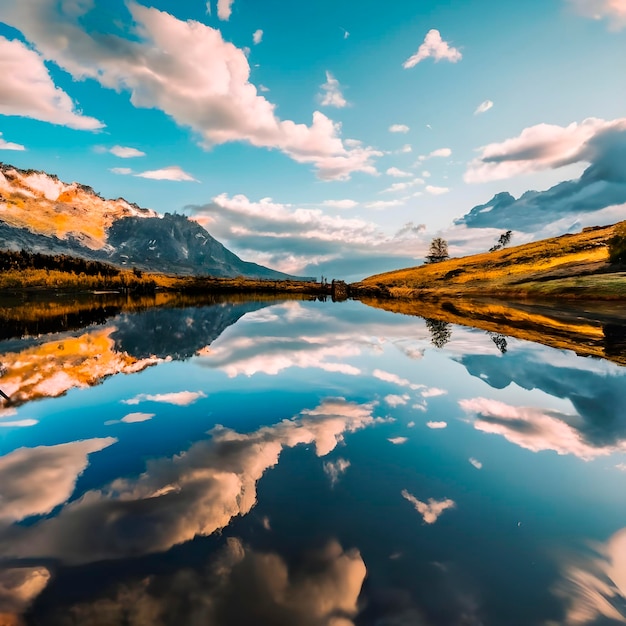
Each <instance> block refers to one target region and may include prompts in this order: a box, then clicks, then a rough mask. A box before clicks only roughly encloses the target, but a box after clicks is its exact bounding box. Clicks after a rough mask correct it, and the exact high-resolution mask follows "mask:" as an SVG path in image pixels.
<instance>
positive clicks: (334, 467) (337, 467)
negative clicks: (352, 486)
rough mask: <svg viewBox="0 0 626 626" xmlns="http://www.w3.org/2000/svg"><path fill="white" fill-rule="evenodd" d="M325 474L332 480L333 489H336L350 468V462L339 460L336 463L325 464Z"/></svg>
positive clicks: (328, 462) (327, 462)
mask: <svg viewBox="0 0 626 626" xmlns="http://www.w3.org/2000/svg"><path fill="white" fill-rule="evenodd" d="M323 467H324V473H325V474H326V476H328V478H329V479H330V485H331V487H334V486H335V485H336V484H337V482H338V481H339V478H340V477H341V476H343V474H345V473H346V470H347V469H348V468H349V467H350V461H347V460H346V459H337V460H336V461H326V462H324V465H323Z"/></svg>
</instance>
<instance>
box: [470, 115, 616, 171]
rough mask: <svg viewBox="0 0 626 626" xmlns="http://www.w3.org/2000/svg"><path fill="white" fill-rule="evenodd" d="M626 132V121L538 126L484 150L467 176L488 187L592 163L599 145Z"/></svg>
mask: <svg viewBox="0 0 626 626" xmlns="http://www.w3.org/2000/svg"><path fill="white" fill-rule="evenodd" d="M625 130H626V118H619V119H615V120H612V121H605V120H602V119H598V118H593V117H590V118H587V119H585V120H583V121H582V122H581V123H576V122H573V123H572V124H569V125H568V126H557V125H555V124H537V125H536V126H530V127H528V128H525V129H524V130H523V131H522V132H521V133H520V134H519V135H518V136H517V137H512V138H510V139H506V140H505V141H502V142H500V143H491V144H489V145H486V146H483V147H482V148H480V149H479V150H480V156H479V157H478V158H476V159H474V160H472V161H471V162H470V163H469V165H468V168H467V171H466V172H465V175H464V177H463V178H464V180H465V182H467V183H484V182H488V181H492V180H501V179H504V178H511V177H513V176H519V175H521V174H529V173H533V172H540V171H542V170H548V169H556V168H559V167H563V166H565V165H572V164H574V163H580V162H587V163H589V162H591V161H592V160H593V158H594V157H595V156H596V154H597V153H598V152H599V147H598V145H597V144H598V143H600V142H601V140H602V138H603V137H606V136H608V135H609V134H611V133H619V132H623V131H625Z"/></svg>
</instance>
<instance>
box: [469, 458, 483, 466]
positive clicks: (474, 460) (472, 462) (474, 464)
mask: <svg viewBox="0 0 626 626" xmlns="http://www.w3.org/2000/svg"><path fill="white" fill-rule="evenodd" d="M469 462H470V463H471V464H472V465H473V466H474V467H475V468H476V469H482V468H483V464H482V463H481V462H480V461H479V460H478V459H475V458H474V457H473V456H471V457H470V458H469Z"/></svg>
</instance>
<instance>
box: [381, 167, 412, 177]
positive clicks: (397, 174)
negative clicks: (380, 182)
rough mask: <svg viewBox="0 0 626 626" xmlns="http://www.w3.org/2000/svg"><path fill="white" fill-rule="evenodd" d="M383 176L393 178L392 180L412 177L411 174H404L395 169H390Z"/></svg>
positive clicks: (402, 171)
mask: <svg viewBox="0 0 626 626" xmlns="http://www.w3.org/2000/svg"><path fill="white" fill-rule="evenodd" d="M385 174H387V176H393V177H394V178H410V177H411V176H413V174H411V172H405V171H404V170H401V169H399V168H397V167H390V168H389V169H388V170H387V171H386V172H385Z"/></svg>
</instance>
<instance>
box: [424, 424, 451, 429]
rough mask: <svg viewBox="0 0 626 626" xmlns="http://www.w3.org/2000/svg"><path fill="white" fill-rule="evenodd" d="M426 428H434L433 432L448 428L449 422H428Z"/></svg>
mask: <svg viewBox="0 0 626 626" xmlns="http://www.w3.org/2000/svg"><path fill="white" fill-rule="evenodd" d="M426 426H428V428H432V429H433V430H437V429H441V428H447V427H448V422H426Z"/></svg>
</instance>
